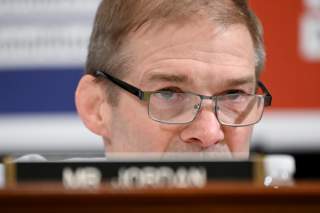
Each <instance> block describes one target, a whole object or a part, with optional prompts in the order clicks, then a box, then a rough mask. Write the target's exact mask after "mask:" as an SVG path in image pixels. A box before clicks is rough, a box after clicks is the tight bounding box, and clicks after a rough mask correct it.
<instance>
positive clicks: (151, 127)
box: [112, 97, 177, 152]
mask: <svg viewBox="0 0 320 213" xmlns="http://www.w3.org/2000/svg"><path fill="white" fill-rule="evenodd" d="M123 98H125V97H123ZM112 126H113V128H112V129H113V138H112V141H113V143H117V145H116V147H119V146H120V148H119V149H121V150H125V151H138V152H162V151H164V150H165V149H166V148H167V146H168V144H169V143H170V141H172V140H174V138H175V135H176V134H175V133H176V132H177V131H175V129H177V128H173V127H171V128H170V127H168V126H166V125H163V124H161V123H159V122H156V121H153V120H151V119H150V118H149V117H148V110H147V106H145V105H142V104H139V103H138V102H137V100H135V99H132V98H131V97H130V98H129V97H126V104H124V105H122V104H119V106H118V107H117V108H116V109H115V110H114V111H113V125H112ZM117 149H118V148H117Z"/></svg>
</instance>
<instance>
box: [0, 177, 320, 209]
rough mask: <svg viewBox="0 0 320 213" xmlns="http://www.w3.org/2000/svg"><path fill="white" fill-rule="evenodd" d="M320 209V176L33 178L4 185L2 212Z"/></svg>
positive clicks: (1, 191) (1, 197) (0, 197)
mask: <svg viewBox="0 0 320 213" xmlns="http://www.w3.org/2000/svg"><path fill="white" fill-rule="evenodd" d="M124 211H126V212H130V213H134V212H139V213H141V212H152V213H155V212H165V213H166V212H175V213H178V212H183V213H187V212H197V213H202V212H224V213H226V212H245V213H250V212H269V213H274V212H290V213H293V212H320V182H305V183H298V184H296V185H295V186H293V187H279V188H272V187H270V188H265V187H263V186H255V185H252V184H249V183H231V182H229V183H210V184H209V185H208V186H207V187H206V188H202V189H132V190H119V189H118V190H114V189H111V188H108V187H101V188H99V189H94V190H66V189H63V188H62V187H61V186H58V185H55V184H28V185H20V186H16V187H10V188H5V189H1V190H0V212H1V213H5V212H24V213H28V212H33V213H35V212H46V213H47V212H59V213H61V212H77V213H82V212H124Z"/></svg>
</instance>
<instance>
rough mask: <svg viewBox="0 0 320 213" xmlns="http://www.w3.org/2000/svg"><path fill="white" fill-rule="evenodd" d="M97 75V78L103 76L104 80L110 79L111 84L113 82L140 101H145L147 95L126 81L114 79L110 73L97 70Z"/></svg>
mask: <svg viewBox="0 0 320 213" xmlns="http://www.w3.org/2000/svg"><path fill="white" fill-rule="evenodd" d="M95 74H96V76H101V77H103V78H106V79H109V80H110V81H111V82H113V83H114V84H116V85H118V86H119V87H121V88H122V89H124V90H126V91H128V92H130V93H131V94H133V95H135V96H137V97H138V98H139V99H141V100H144V99H145V97H144V96H145V94H144V92H143V91H141V90H140V89H138V88H136V87H134V86H132V85H130V84H128V83H126V82H124V81H121V80H119V79H117V78H114V77H113V76H111V75H109V74H108V73H106V72H103V71H101V70H97V71H96V73H95Z"/></svg>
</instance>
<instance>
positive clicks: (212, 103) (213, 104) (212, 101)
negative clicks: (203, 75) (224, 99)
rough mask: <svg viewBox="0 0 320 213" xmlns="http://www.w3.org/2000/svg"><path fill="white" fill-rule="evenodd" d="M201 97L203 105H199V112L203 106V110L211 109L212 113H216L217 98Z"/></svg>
mask: <svg viewBox="0 0 320 213" xmlns="http://www.w3.org/2000/svg"><path fill="white" fill-rule="evenodd" d="M199 96H200V99H201V103H200V105H199V109H198V110H200V106H201V108H206V107H209V108H210V110H212V112H213V113H215V108H216V99H217V97H216V96H206V95H199ZM206 102H207V103H206Z"/></svg>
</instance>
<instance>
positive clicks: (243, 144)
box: [223, 127, 253, 153]
mask: <svg viewBox="0 0 320 213" xmlns="http://www.w3.org/2000/svg"><path fill="white" fill-rule="evenodd" d="M252 130H253V127H237V128H235V127H224V128H223V131H224V134H225V142H226V143H227V144H228V146H229V148H230V150H231V152H233V153H235V152H245V153H247V152H249V148H250V139H251V135H252Z"/></svg>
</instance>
